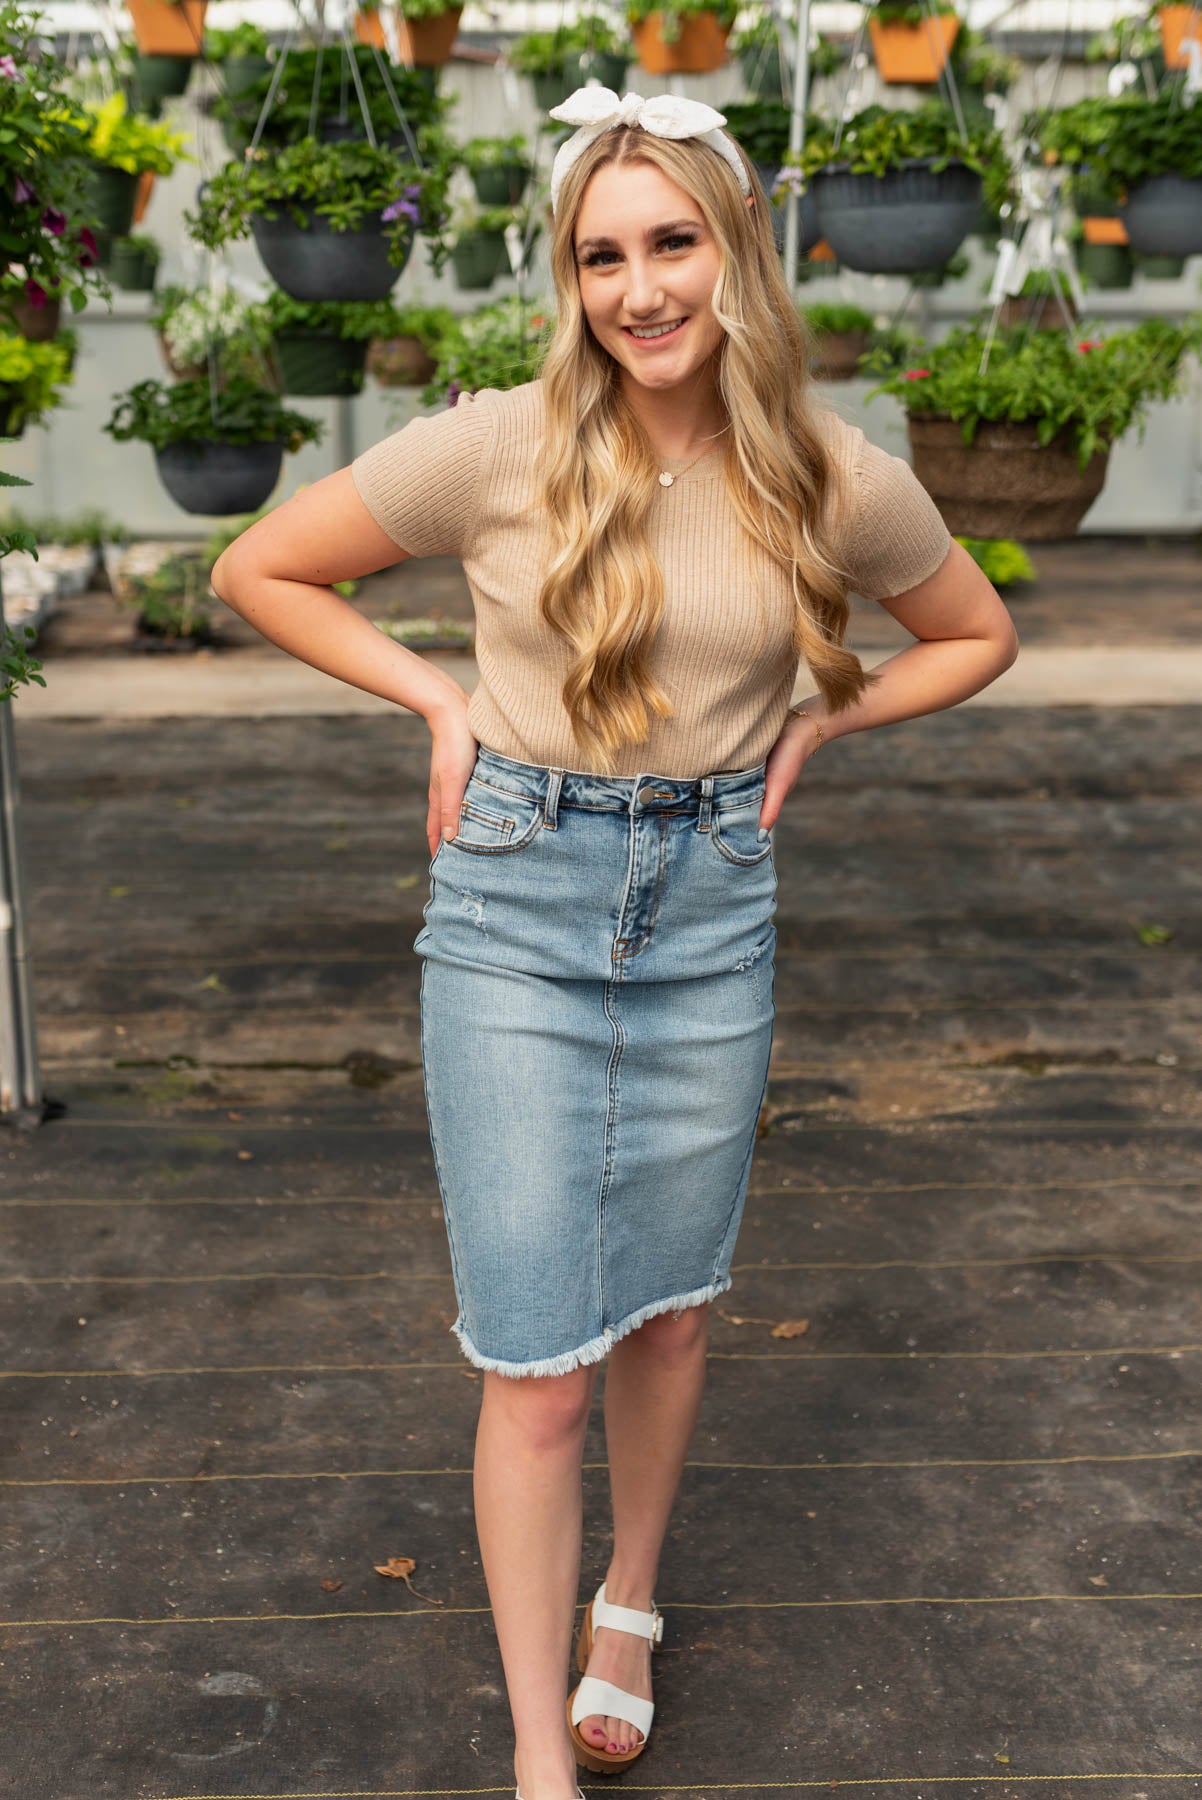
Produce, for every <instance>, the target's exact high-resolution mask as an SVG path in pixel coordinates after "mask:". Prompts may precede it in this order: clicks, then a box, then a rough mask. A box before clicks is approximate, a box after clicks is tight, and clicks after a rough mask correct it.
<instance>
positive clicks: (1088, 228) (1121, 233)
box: [1081, 207, 1128, 244]
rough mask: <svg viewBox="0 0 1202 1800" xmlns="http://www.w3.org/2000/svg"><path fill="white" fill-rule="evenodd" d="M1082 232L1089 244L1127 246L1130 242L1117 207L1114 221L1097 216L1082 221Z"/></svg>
mask: <svg viewBox="0 0 1202 1800" xmlns="http://www.w3.org/2000/svg"><path fill="white" fill-rule="evenodd" d="M1081 230H1082V232H1083V233H1084V234H1085V242H1086V243H1087V244H1125V243H1126V242H1127V241H1128V240H1127V227H1126V226H1125V225H1124V224H1123V221H1122V220H1121V219H1120V218H1119V216H1118V209H1117V207H1116V209H1115V215H1114V217H1113V219H1111V218H1100V217H1099V216H1098V215H1097V214H1093V215H1091V216H1090V217H1089V218H1088V219H1082V221H1081Z"/></svg>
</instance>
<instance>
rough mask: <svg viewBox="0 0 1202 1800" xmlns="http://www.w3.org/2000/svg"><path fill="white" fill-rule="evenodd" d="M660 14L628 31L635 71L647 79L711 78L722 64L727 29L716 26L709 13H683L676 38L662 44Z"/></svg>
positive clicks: (715, 21) (728, 28) (651, 15)
mask: <svg viewBox="0 0 1202 1800" xmlns="http://www.w3.org/2000/svg"><path fill="white" fill-rule="evenodd" d="M661 17H662V15H661V14H660V13H649V14H648V16H647V17H646V18H645V19H638V20H636V21H635V22H634V23H632V25H631V27H630V35H631V37H632V38H633V39H634V52H635V55H636V56H637V57H638V59H639V67H640V68H643V69H646V71H647V73H648V74H649V75H711V74H713V72H714V70H715V69H720V68H721V67H722V65H723V63H724V62H725V61H726V40H727V38H728V37H729V36H730V31H731V28H730V26H729V25H719V23H718V21H717V18H716V17H715V15H714V14H713V13H708V12H700V13H686V14H685V16H684V17H683V18H682V19H681V21H680V36H679V37H678V38H677V39H676V40H675V42H673V43H670V44H669V43H665V42H664V37H663V33H662V31H661V30H660V20H661Z"/></svg>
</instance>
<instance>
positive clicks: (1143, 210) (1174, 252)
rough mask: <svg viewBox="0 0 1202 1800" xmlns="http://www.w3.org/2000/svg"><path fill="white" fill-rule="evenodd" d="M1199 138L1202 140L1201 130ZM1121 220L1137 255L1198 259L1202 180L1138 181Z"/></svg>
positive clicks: (1201, 243) (1177, 177) (1155, 177)
mask: <svg viewBox="0 0 1202 1800" xmlns="http://www.w3.org/2000/svg"><path fill="white" fill-rule="evenodd" d="M1188 116H1189V115H1188V114H1187V117H1188ZM1198 136H1199V139H1200V140H1202V128H1200V129H1199V132H1198ZM1122 219H1123V223H1124V224H1125V225H1126V227H1127V236H1128V239H1129V241H1130V244H1131V248H1132V249H1133V250H1134V251H1135V252H1136V253H1137V254H1138V255H1140V256H1197V255H1198V254H1199V253H1200V252H1202V179H1200V178H1199V177H1197V176H1194V177H1193V178H1192V179H1189V178H1186V177H1183V176H1181V175H1153V176H1150V177H1149V179H1148V180H1146V181H1141V182H1137V183H1136V184H1134V185H1133V186H1132V187H1131V189H1130V191H1129V192H1128V195H1127V203H1126V205H1125V206H1124V207H1123V208H1122Z"/></svg>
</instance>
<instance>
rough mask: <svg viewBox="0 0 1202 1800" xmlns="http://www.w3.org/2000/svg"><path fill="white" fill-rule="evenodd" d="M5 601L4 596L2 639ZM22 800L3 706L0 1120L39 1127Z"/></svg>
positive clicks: (8, 707) (8, 706)
mask: <svg viewBox="0 0 1202 1800" xmlns="http://www.w3.org/2000/svg"><path fill="white" fill-rule="evenodd" d="M3 634H4V597H3V592H2V591H0V639H2V638H3ZM20 824H21V815H20V796H19V794H18V791H17V744H16V735H15V733H14V731H13V702H12V701H11V700H10V701H7V702H3V703H0V1119H5V1120H8V1121H10V1122H11V1121H14V1120H19V1121H20V1122H21V1123H23V1124H38V1123H40V1122H41V1119H42V1114H43V1095H42V1075H41V1070H40V1068H39V1067H38V1043H37V1028H36V1025H35V1023H34V1008H33V968H32V965H31V963H30V959H29V947H28V942H27V937H26V926H25V922H26V919H27V918H28V908H27V906H26V902H25V887H24V883H23V881H22V878H21V842H20Z"/></svg>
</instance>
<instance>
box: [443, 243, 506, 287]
mask: <svg viewBox="0 0 1202 1800" xmlns="http://www.w3.org/2000/svg"><path fill="white" fill-rule="evenodd" d="M451 264H452V267H453V268H454V270H455V285H456V286H457V287H459V288H463V289H464V290H465V291H468V292H472V291H478V290H479V289H480V288H487V287H491V286H492V284H493V282H494V281H495V280H496V278H497V276H498V275H499V274H500V273H501V270H502V265H504V267H505V268H508V267H509V253H508V251H507V250H506V248H505V234H504V232H501V231H461V232H460V233H459V236H458V238H457V239H456V241H455V243H454V244H453V245H452V247H451Z"/></svg>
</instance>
